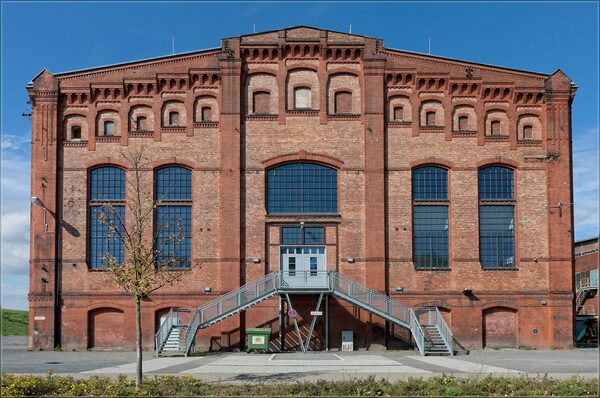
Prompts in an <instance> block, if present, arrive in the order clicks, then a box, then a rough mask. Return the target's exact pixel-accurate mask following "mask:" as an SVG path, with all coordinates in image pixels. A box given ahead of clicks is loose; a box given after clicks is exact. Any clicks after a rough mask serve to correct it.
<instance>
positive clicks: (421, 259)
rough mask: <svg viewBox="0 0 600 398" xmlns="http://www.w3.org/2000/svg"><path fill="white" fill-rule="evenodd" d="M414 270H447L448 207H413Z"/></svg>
mask: <svg viewBox="0 0 600 398" xmlns="http://www.w3.org/2000/svg"><path fill="white" fill-rule="evenodd" d="M413 261H414V263H415V267H416V268H448V266H449V261H448V206H414V207H413Z"/></svg>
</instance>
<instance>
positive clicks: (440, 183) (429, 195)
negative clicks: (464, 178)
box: [412, 166, 448, 200]
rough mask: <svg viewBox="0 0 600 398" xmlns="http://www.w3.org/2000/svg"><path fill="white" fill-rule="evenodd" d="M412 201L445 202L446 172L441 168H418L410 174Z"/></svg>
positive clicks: (446, 192)
mask: <svg viewBox="0 0 600 398" xmlns="http://www.w3.org/2000/svg"><path fill="white" fill-rule="evenodd" d="M412 185H413V200H447V199H448V171H447V170H446V169H442V168H441V167H434V166H428V167H419V168H418V169H414V170H413V173H412Z"/></svg>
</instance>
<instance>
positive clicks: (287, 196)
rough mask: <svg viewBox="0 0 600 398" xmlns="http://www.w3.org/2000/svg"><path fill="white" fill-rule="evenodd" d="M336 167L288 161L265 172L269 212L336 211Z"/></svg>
mask: <svg viewBox="0 0 600 398" xmlns="http://www.w3.org/2000/svg"><path fill="white" fill-rule="evenodd" d="M337 201H338V199H337V171H336V170H335V169H332V168H330V167H326V166H321V165H318V164H313V163H292V164H286V165H283V166H279V167H276V168H273V169H270V170H269V171H268V172H267V211H268V212H269V213H337Z"/></svg>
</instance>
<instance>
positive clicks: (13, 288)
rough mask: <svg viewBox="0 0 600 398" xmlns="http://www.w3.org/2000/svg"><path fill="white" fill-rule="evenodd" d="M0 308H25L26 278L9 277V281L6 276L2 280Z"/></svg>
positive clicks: (26, 307)
mask: <svg viewBox="0 0 600 398" xmlns="http://www.w3.org/2000/svg"><path fill="white" fill-rule="evenodd" d="M1 286H2V308H7V309H13V310H27V309H28V303H27V292H28V288H27V287H26V286H27V279H26V278H22V277H21V278H11V280H10V281H8V280H6V278H4V279H3V281H2V284H1Z"/></svg>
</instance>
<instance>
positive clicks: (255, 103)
mask: <svg viewBox="0 0 600 398" xmlns="http://www.w3.org/2000/svg"><path fill="white" fill-rule="evenodd" d="M270 98H271V95H270V94H269V93H268V92H267V91H256V92H254V93H253V94H252V113H258V114H263V115H267V114H269V113H271V104H270V101H271V100H270Z"/></svg>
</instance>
